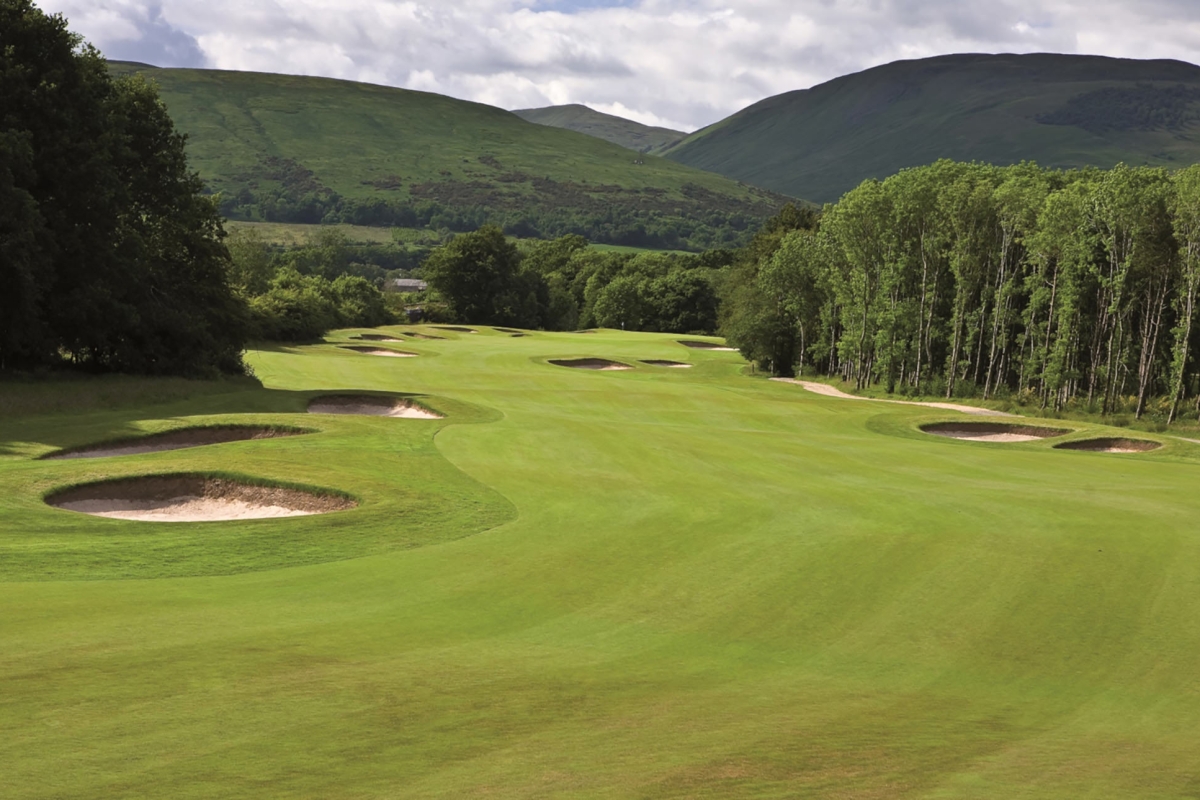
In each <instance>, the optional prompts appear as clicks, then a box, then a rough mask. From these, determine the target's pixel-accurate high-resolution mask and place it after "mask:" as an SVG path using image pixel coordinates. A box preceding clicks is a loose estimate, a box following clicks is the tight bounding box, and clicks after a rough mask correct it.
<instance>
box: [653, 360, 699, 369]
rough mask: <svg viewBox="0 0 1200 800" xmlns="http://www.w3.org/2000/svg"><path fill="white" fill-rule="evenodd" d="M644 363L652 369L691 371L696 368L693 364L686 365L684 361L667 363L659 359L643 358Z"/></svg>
mask: <svg viewBox="0 0 1200 800" xmlns="http://www.w3.org/2000/svg"><path fill="white" fill-rule="evenodd" d="M642 363H643V364H649V365H650V366H652V367H670V368H671V369H691V368H692V367H693V366H694V365H692V364H685V363H683V362H682V361H667V360H665V359H659V358H650V359H646V358H643V359H642Z"/></svg>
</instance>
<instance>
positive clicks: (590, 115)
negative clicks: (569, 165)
mask: <svg viewBox="0 0 1200 800" xmlns="http://www.w3.org/2000/svg"><path fill="white" fill-rule="evenodd" d="M513 113H514V114H516V115H517V116H518V117H520V118H521V119H524V120H527V121H529V122H534V123H537V124H538V125H549V126H551V127H554V128H566V129H567V130H571V131H576V132H577V133H586V134H587V135H589V136H595V137H596V138H598V139H604V140H605V141H609V142H612V143H613V144H619V145H620V146H621V147H627V148H629V149H630V150H637V151H638V152H639V153H656V152H658V151H660V150H664V149H666V148H668V147H670V146H672V145H674V144H676V143H678V142H679V141H680V140H682V139H683V138H684V137H685V136H687V134H686V133H684V132H683V131H674V130H671V129H670V128H656V127H654V126H651V125H643V124H642V123H640V122H634V121H633V120H630V119H625V118H624V117H617V116H614V115H612V114H604V113H602V112H600V111H596V110H595V109H591V108H588V107H587V106H585V105H580V104H578V103H574V104H570V105H564V106H546V107H545V108H522V109H518V110H516V111H513Z"/></svg>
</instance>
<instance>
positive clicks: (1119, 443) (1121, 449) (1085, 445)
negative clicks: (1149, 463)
mask: <svg viewBox="0 0 1200 800" xmlns="http://www.w3.org/2000/svg"><path fill="white" fill-rule="evenodd" d="M1054 447H1055V449H1056V450H1086V451H1088V452H1089V453H1145V452H1147V451H1150V450H1157V449H1158V448H1160V447H1162V444H1161V443H1160V442H1152V441H1150V440H1149V439H1121V438H1112V437H1106V438H1101V439H1084V440H1083V441H1078V442H1063V443H1062V444H1056V445H1054Z"/></svg>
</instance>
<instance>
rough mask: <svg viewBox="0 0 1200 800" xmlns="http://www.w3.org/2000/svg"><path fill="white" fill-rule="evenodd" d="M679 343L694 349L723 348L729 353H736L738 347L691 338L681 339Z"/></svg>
mask: <svg viewBox="0 0 1200 800" xmlns="http://www.w3.org/2000/svg"><path fill="white" fill-rule="evenodd" d="M679 343H680V344H681V345H683V346H684V347H690V348H692V349H693V350H721V351H723V352H727V353H736V352H737V348H736V347H727V346H726V345H723V344H714V343H713V342H697V341H694V340H690V339H680V340H679Z"/></svg>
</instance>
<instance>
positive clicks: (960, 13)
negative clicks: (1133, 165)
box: [35, 0, 1200, 130]
mask: <svg viewBox="0 0 1200 800" xmlns="http://www.w3.org/2000/svg"><path fill="white" fill-rule="evenodd" d="M35 2H38V3H39V5H40V6H41V7H42V8H44V9H46V10H48V11H61V12H63V13H65V14H66V15H67V16H68V18H69V19H70V21H71V25H72V27H73V28H74V29H75V30H77V31H78V32H80V33H82V34H83V35H84V36H85V37H87V38H88V39H89V40H90V41H91V42H92V43H94V44H95V45H96V46H97V47H99V48H100V49H101V51H103V52H104V53H105V54H106V55H108V56H109V57H110V58H120V59H129V60H137V61H146V62H149V63H153V64H157V65H159V66H205V67H217V68H221V69H246V70H262V71H270V72H286V73H295V74H306V75H325V76H330V77H338V78H347V79H351V80H362V81H370V82H374V83H382V84H388V85H392V86H403V87H407V88H413V89H421V90H425V91H434V92H440V93H443V94H448V95H451V96H454V97H461V98H464V99H469V100H476V101H479V102H485V103H490V104H492V105H497V106H501V107H504V108H528V107H534V106H544V105H558V104H563V103H584V104H586V105H589V106H591V107H593V108H596V109H598V110H601V111H607V112H609V113H615V114H620V115H623V116H627V117H630V118H633V119H637V120H639V121H642V122H646V123H650V124H659V125H666V126H669V127H675V128H679V129H683V130H693V129H695V128H697V127H701V126H703V125H706V124H709V123H711V122H715V121H717V120H719V119H722V118H723V117H725V116H728V115H729V114H731V113H733V112H735V111H737V110H739V109H740V108H743V107H745V106H746V105H749V104H750V103H753V102H755V101H757V100H760V99H762V98H764V97H767V96H769V95H773V94H778V93H780V92H785V91H789V90H792V89H801V88H806V87H808V86H812V85H814V84H817V83H820V82H822V81H826V80H829V79H830V78H834V77H837V76H838V75H844V74H847V73H850V72H856V71H858V70H862V69H866V68H868V67H872V66H876V65H878V64H883V63H887V62H889V61H894V60H897V59H901V58H920V57H924V56H931V55H939V54H943V53H956V52H1035V51H1043V52H1046V51H1048V52H1062V53H1094V54H1100V55H1112V56H1123V57H1130V58H1178V59H1182V60H1186V61H1191V62H1193V63H1197V62H1200V0H1140V1H1139V2H1129V0H988V2H972V0H737V1H736V2H734V1H733V0H442V1H441V2H436V1H435V0H203V2H199V0H35Z"/></svg>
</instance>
